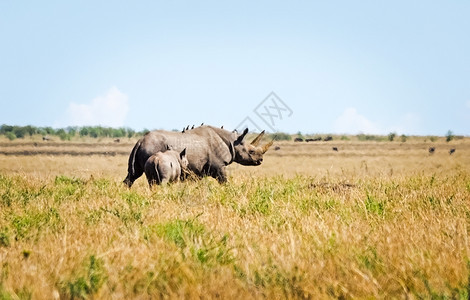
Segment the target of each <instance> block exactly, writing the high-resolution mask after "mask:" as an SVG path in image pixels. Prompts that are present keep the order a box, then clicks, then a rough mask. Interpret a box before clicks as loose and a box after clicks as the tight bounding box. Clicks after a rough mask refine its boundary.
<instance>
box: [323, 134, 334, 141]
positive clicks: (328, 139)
mask: <svg viewBox="0 0 470 300" xmlns="http://www.w3.org/2000/svg"><path fill="white" fill-rule="evenodd" d="M323 140H324V141H325V142H328V141H332V140H333V137H332V136H331V135H329V136H327V137H325V138H324V139H323Z"/></svg>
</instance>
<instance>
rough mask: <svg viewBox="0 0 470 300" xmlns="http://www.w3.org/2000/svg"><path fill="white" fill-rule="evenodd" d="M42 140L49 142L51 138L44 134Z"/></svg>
mask: <svg viewBox="0 0 470 300" xmlns="http://www.w3.org/2000/svg"><path fill="white" fill-rule="evenodd" d="M42 140H43V141H46V142H47V141H50V140H51V139H50V138H49V137H47V136H43V137H42Z"/></svg>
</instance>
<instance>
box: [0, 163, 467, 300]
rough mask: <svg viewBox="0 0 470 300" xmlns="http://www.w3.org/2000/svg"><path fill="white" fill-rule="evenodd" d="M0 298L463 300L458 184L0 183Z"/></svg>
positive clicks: (452, 178) (427, 179)
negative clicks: (152, 185) (129, 186)
mask: <svg viewBox="0 0 470 300" xmlns="http://www.w3.org/2000/svg"><path fill="white" fill-rule="evenodd" d="M0 199H1V201H0V257H1V258H2V260H1V266H0V267H1V269H0V299H52V298H54V297H56V296H57V295H59V296H60V297H61V298H65V299H108V298H199V297H207V298H216V297H220V298H244V297H247V298H270V299H271V298H277V299H278V298H307V299H308V298H310V299H315V298H332V299H333V298H361V299H362V298H382V299H385V298H406V297H410V298H425V299H429V298H433V299H434V298H442V299H466V298H468V296H469V277H470V267H469V266H470V263H469V261H470V257H469V255H470V250H469V249H470V245H469V241H468V228H470V226H469V225H470V174H467V173H466V172H464V171H459V172H455V173H453V174H448V175H443V174H441V175H424V174H417V175H410V176H406V177H405V176H403V177H393V178H369V179H367V178H366V179H364V178H361V179H358V180H356V181H354V180H351V181H349V182H348V181H341V182H335V181H334V180H331V181H325V180H324V179H321V180H319V179H317V178H315V177H309V176H296V177H294V178H284V177H282V176H275V177H257V178H256V179H255V180H252V179H250V178H241V179H237V178H231V179H230V180H229V182H228V183H226V184H222V185H220V184H218V183H217V182H216V181H215V180H213V179H209V178H206V179H203V180H201V181H195V182H193V181H188V182H182V183H176V184H172V185H167V186H162V187H157V189H155V190H153V191H149V190H148V189H147V187H146V186H145V185H141V186H135V187H133V188H132V189H130V190H129V189H127V188H125V187H124V186H123V185H122V183H121V182H118V181H113V180H110V179H109V178H91V179H83V178H73V177H67V176H57V177H55V178H51V179H41V178H34V177H26V176H17V175H0Z"/></svg>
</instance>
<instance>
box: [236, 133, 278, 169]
mask: <svg viewBox="0 0 470 300" xmlns="http://www.w3.org/2000/svg"><path fill="white" fill-rule="evenodd" d="M247 133H248V128H247V129H245V131H243V133H242V134H241V135H239V136H238V138H237V139H236V140H235V142H234V143H233V146H234V149H235V158H234V161H235V162H237V163H239V164H241V165H245V166H258V165H260V164H261V162H262V161H263V154H264V153H266V151H268V149H269V147H271V145H272V144H273V141H271V142H269V143H268V144H266V145H264V146H262V147H261V146H259V142H260V141H261V139H262V137H263V135H264V130H263V131H262V132H261V133H260V134H259V135H258V136H257V137H256V138H255V139H254V140H253V141H252V142H251V143H246V142H245V140H244V138H245V135H246V134H247Z"/></svg>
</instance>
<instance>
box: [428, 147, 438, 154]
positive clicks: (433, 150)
mask: <svg viewBox="0 0 470 300" xmlns="http://www.w3.org/2000/svg"><path fill="white" fill-rule="evenodd" d="M428 151H429V154H433V153H434V152H435V151H436V147H429V150H428Z"/></svg>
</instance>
